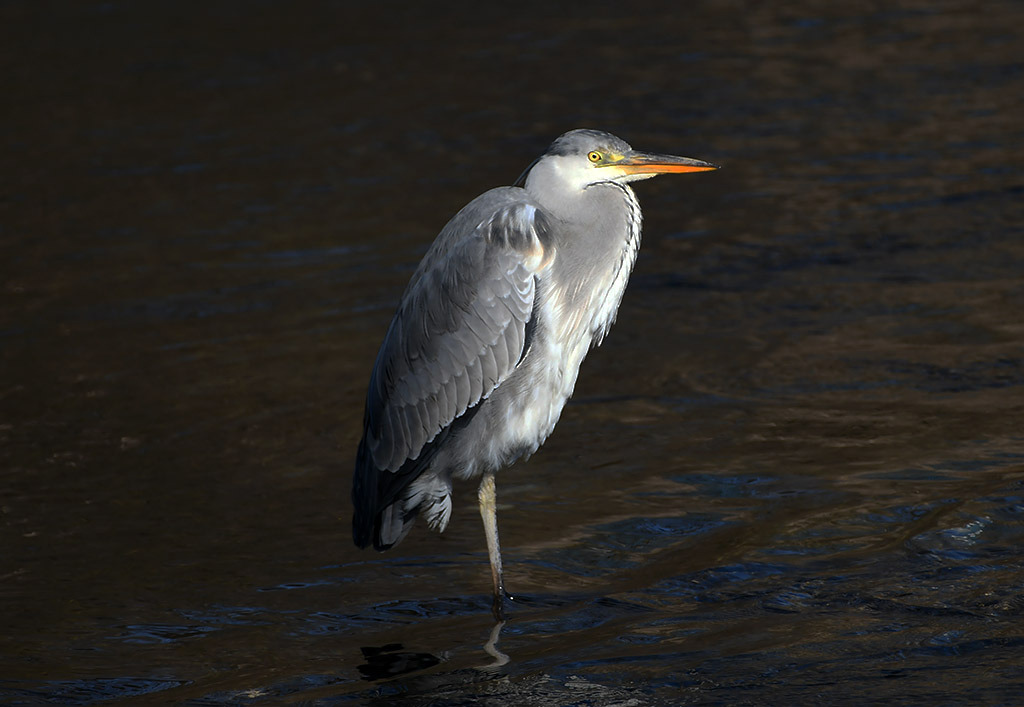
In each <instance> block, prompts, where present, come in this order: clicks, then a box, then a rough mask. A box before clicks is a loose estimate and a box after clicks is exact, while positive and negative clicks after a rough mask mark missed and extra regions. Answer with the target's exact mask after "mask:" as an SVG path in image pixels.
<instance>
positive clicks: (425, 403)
mask: <svg viewBox="0 0 1024 707" xmlns="http://www.w3.org/2000/svg"><path fill="white" fill-rule="evenodd" d="M517 192H518V190H495V191H492V192H488V194H484V195H483V196H482V197H480V198H479V199H477V200H476V201H474V202H473V203H471V204H470V205H469V206H467V207H466V209H463V211H462V212H460V213H459V215H457V216H456V217H455V218H454V219H453V220H452V221H451V222H450V223H449V224H448V226H446V227H445V230H444V231H442V233H441V235H440V236H439V237H438V239H437V241H436V242H435V243H434V245H433V246H432V247H431V249H430V251H428V253H427V255H426V256H425V257H424V259H423V262H422V263H421V264H420V267H419V269H418V270H417V272H416V274H415V275H414V276H413V280H412V282H410V285H409V287H408V289H407V290H406V292H405V294H404V296H403V298H402V302H401V304H400V305H399V308H398V312H397V313H396V314H395V317H394V319H393V321H392V323H391V327H390V328H389V330H388V333H387V336H386V337H385V340H384V343H383V345H382V346H381V349H380V352H379V354H378V356H377V361H376V364H375V366H374V371H373V375H372V377H371V381H370V390H369V393H368V395H367V409H366V418H365V429H364V444H363V445H361V449H364V448H365V454H363V455H362V456H366V457H368V458H367V459H361V460H359V461H360V463H357V474H358V473H360V470H359V467H360V466H362V467H363V472H362V473H363V474H364V475H366V474H372V473H376V474H380V473H381V472H383V471H388V472H397V471H398V470H400V469H403V468H404V466H403V465H405V464H406V462H407V461H408V460H410V459H416V458H417V456H418V455H419V453H420V451H421V450H422V449H423V448H424V447H425V446H426V445H428V444H429V443H430V442H431V441H432V440H433V439H434V438H435V437H436V436H437V435H438V433H440V432H441V431H442V430H444V429H445V428H447V427H448V426H449V425H451V424H452V422H453V421H454V420H456V419H457V418H458V417H459V416H461V415H463V414H465V412H466V410H467V409H469V408H472V407H473V406H474V405H476V404H477V403H479V402H480V401H481V400H482V399H484V398H486V397H487V396H488V395H490V394H491V392H492V391H493V390H494V389H495V388H496V387H497V386H498V385H500V384H501V382H502V381H503V380H505V378H507V377H508V375H509V374H510V373H511V372H512V371H513V370H515V368H516V366H517V365H518V364H519V362H520V360H521V357H522V353H523V346H524V344H525V342H526V327H527V323H528V322H529V320H530V317H531V316H532V313H533V310H534V307H533V301H534V297H535V296H536V276H537V274H538V272H539V270H540V267H541V265H542V263H544V262H548V261H549V259H545V258H539V257H538V253H544V250H545V249H546V248H547V247H549V246H548V244H547V241H546V235H547V231H548V228H547V223H546V220H545V217H544V216H543V214H542V212H541V211H540V210H539V209H538V208H536V207H535V206H533V205H532V204H530V203H528V202H527V201H526V197H525V195H523V194H521V193H517ZM478 202H479V203H478ZM421 471H422V470H421ZM365 481H369V479H366V480H365ZM403 481H404V483H403V485H404V484H407V483H409V482H411V481H412V479H408V480H403ZM364 485H367V484H365V483H364ZM377 486H378V487H379V486H380V485H379V484H377ZM384 486H386V487H389V488H391V489H392V492H390V493H387V494H384V495H385V496H393V495H394V492H393V487H394V484H392V483H386V484H384ZM388 500H389V499H387V498H379V501H380V502H386V501H388Z"/></svg>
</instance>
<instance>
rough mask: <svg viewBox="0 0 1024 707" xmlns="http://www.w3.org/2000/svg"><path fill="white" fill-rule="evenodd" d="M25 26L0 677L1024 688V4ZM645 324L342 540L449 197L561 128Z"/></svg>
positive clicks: (429, 13)
mask: <svg viewBox="0 0 1024 707" xmlns="http://www.w3.org/2000/svg"><path fill="white" fill-rule="evenodd" d="M517 8H518V9H517V10H516V11H515V12H506V11H499V10H488V9H485V8H483V7H480V6H473V7H472V8H467V9H466V10H465V11H463V12H458V13H454V12H453V13H452V14H450V15H445V14H444V13H443V12H441V11H440V10H438V9H437V8H436V7H434V6H433V5H427V4H415V5H412V7H411V8H407V9H406V8H402V7H401V6H396V5H388V6H386V7H382V8H380V9H367V8H366V7H365V6H358V7H356V6H355V4H354V3H343V2H327V1H326V0H323V1H319V2H310V3H303V4H301V7H300V6H298V5H294V4H291V3H285V2H280V1H273V0H267V1H265V2H254V3H240V2H224V1H223V0H212V1H207V2H203V3H198V2H188V3H183V2H175V3H171V2H133V3H96V4H90V3H71V2H50V3H29V2H6V3H2V4H0V26H2V27H3V35H4V41H3V42H2V44H0V75H2V76H3V77H4V89H3V95H4V100H3V104H4V105H3V109H2V112H0V116H2V118H0V121H2V122H0V124H2V126H3V128H4V129H3V132H2V137H0V149H2V154H3V165H4V169H3V170H2V175H0V244H2V254H3V258H2V263H3V267H2V270H0V276H2V277H0V285H2V292H3V294H2V298H0V365H2V378H0V415H2V416H0V460H2V464H0V520H2V523H0V543H2V544H0V601H2V604H0V609H2V619H0V626H2V632H0V702H3V703H5V704H16V705H36V704H86V703H94V702H109V703H131V704H166V703H179V704H190V705H222V704H280V703H303V704H364V703H374V704H391V703H398V704H407V705H426V704H456V705H457V704H466V705H468V704H517V705H518V704H539V705H569V704H580V705H613V704H617V705H626V704H629V705H646V704H656V705H661V704H683V703H686V704H689V703H696V704H719V703H720V704H793V703H816V702H821V703H828V704H844V703H845V704H865V703H871V702H880V701H883V700H887V701H894V702H895V701H903V702H907V703H915V704H921V703H924V702H927V701H932V702H935V703H938V704H951V703H972V704H981V703H988V704H1011V703H1016V702H1018V701H1019V700H1020V699H1021V698H1020V695H1021V694H1024V667H1022V666H1024V549H1022V548H1024V168H1022V165H1024V118H1022V117H1024V50H1022V47H1024V5H1021V4H1020V3H1017V2H999V1H996V2H990V3H984V4H976V3H967V2H954V1H949V2H929V3H925V2H916V1H905V2H898V3H895V4H893V3H862V4H853V3H829V4H825V3H809V2H797V3H787V4H785V8H784V9H783V8H781V7H779V6H778V4H775V3H742V2H714V3H713V2H697V3H685V4H682V3H654V4H644V6H643V7H642V8H630V7H628V6H627V4H626V3H593V4H590V5H589V9H588V10H586V11H584V10H582V9H569V8H568V7H567V8H566V9H551V8H550V7H549V6H548V5H547V4H542V3H538V4H536V5H535V6H532V7H531V6H530V5H529V4H527V5H522V4H520V5H518V6H517ZM583 126H586V127H595V128H601V129H605V130H610V131H612V132H615V133H617V134H619V135H621V136H622V137H624V138H625V139H627V140H629V141H630V142H632V143H633V144H634V145H635V146H637V147H639V148H643V149H650V150H656V151H663V152H674V153H679V154H686V155H690V156H693V157H698V158H703V159H708V160H711V161H714V162H717V163H720V164H722V165H724V169H723V170H721V171H720V172H717V173H714V174H705V175H693V176H685V177H677V178H669V177H664V178H661V179H658V180H654V181H652V182H645V183H643V184H641V185H639V187H638V192H639V194H640V198H641V201H642V202H643V205H644V208H645V214H646V239H645V243H644V246H643V249H642V250H641V255H640V259H639V261H638V264H637V268H636V271H635V273H634V276H633V280H632V283H631V285H630V289H629V290H628V291H627V294H626V297H625V301H624V303H623V306H622V309H621V311H620V313H619V321H618V324H617V325H616V327H615V329H614V330H613V332H612V335H611V336H610V338H609V339H608V340H607V341H606V343H605V345H604V346H602V347H601V348H600V349H598V350H597V351H595V352H594V353H593V354H592V355H591V357H590V358H589V359H588V360H587V362H586V363H585V364H584V367H583V370H582V373H581V375H580V384H579V386H578V388H577V394H576V396H575V398H574V399H573V401H572V402H571V403H570V405H569V406H568V407H567V408H566V411H565V413H564V414H563V416H562V421H561V423H560V425H559V427H558V429H557V431H556V433H555V435H554V436H553V437H552V439H551V440H549V442H548V444H547V445H546V446H545V447H544V449H543V450H541V452H539V453H538V454H537V455H536V456H535V457H534V458H533V459H532V460H530V461H529V462H528V463H526V464H520V465H517V466H515V467H513V468H512V469H510V470H508V471H506V472H505V473H503V474H502V475H500V476H499V502H500V504H501V507H500V511H499V522H500V525H501V531H502V540H503V544H504V550H505V562H506V572H507V576H506V580H507V585H508V587H509V589H510V591H512V593H513V594H514V595H515V596H516V597H517V599H516V601H515V602H514V603H513V604H512V606H511V609H510V614H511V616H510V619H509V621H508V623H507V624H506V625H505V626H504V629H503V631H502V633H501V636H500V644H499V647H500V650H501V651H502V652H504V653H505V654H507V655H508V656H509V659H510V660H509V662H508V663H507V664H505V665H504V666H501V667H497V668H491V669H481V668H480V666H484V665H487V664H488V663H491V662H493V659H492V658H491V657H490V656H488V655H487V654H486V653H484V651H483V645H484V643H485V642H486V641H487V639H488V636H489V635H490V633H491V629H492V622H491V618H490V613H489V597H488V591H489V576H488V573H487V570H486V554H485V552H484V544H483V533H482V530H481V527H480V523H479V518H478V516H477V511H476V507H475V489H473V488H471V487H467V486H466V485H463V486H462V487H460V488H459V489H458V493H457V498H456V508H455V512H454V515H453V519H452V523H451V526H450V528H449V530H448V532H447V533H445V534H444V535H443V536H438V535H436V534H433V533H429V532H427V531H426V530H425V529H424V528H422V527H421V528H418V529H417V530H416V531H414V533H413V534H412V535H411V536H410V537H409V538H408V539H407V540H406V541H405V542H403V543H402V545H400V546H399V547H398V548H396V549H395V550H393V551H391V552H389V553H387V554H377V553H374V552H372V551H358V550H356V549H355V548H354V547H353V546H352V544H351V540H350V536H349V522H350V508H349V503H348V489H349V484H350V478H351V465H352V459H353V456H354V452H355V446H356V443H357V441H358V436H359V434H360V424H361V416H362V397H363V394H364V391H365V385H366V382H367V379H368V375H369V371H370V367H371V365H372V362H373V357H374V354H375V352H376V348H377V345H378V344H379V341H380V338H381V337H382V335H383V333H384V330H385V328H386V327H387V323H388V320H389V318H390V316H391V312H392V309H393V307H394V305H395V304H396V302H397V299H398V296H399V295H400V293H401V290H402V287H403V286H404V283H405V281H406V280H407V278H408V276H409V275H410V273H411V271H412V269H413V268H414V267H415V264H416V262H417V260H418V259H419V257H420V255H421V254H422V253H423V251H424V250H425V248H426V246H427V244H428V243H429V242H430V240H431V239H432V238H433V236H434V235H435V234H436V232H437V230H438V229H439V228H440V227H441V225H443V223H444V222H445V221H446V220H447V218H448V217H449V216H450V215H451V214H452V213H454V212H455V211H456V210H457V209H458V208H459V207H461V206H462V205H463V204H464V203H465V202H466V201H468V200H469V199H470V198H472V197H473V196H475V195H476V194H477V193H479V192H481V191H483V190H484V189H485V188H488V187H491V186H495V185H499V184H507V183H510V182H511V181H513V180H514V179H515V178H516V176H517V175H518V174H519V172H520V171H521V170H522V169H523V168H524V167H525V166H526V165H527V164H528V163H529V162H530V161H531V160H532V159H533V158H534V157H535V156H536V155H537V154H539V153H540V151H542V150H543V148H544V147H545V146H546V145H547V143H548V142H549V141H550V140H551V139H552V138H554V137H555V136H557V135H558V134H560V133H561V132H563V131H565V130H568V129H570V128H575V127H583Z"/></svg>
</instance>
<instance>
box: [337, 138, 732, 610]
mask: <svg viewBox="0 0 1024 707" xmlns="http://www.w3.org/2000/svg"><path fill="white" fill-rule="evenodd" d="M707 169H714V167H713V165H709V164H708V163H705V162H700V161H697V160H689V159H687V158H677V157H670V156H660V155H646V154H644V153H637V152H635V151H633V150H632V148H630V146H629V145H628V144H626V143H625V142H623V141H622V140H620V139H619V138H616V137H615V136H613V135H609V134H608V133H602V132H599V131H592V130H575V131H571V132H569V133H566V134H565V135H563V136H561V137H560V138H558V139H557V140H555V142H554V143H552V145H551V146H550V147H549V148H548V150H547V152H546V153H545V154H544V155H543V156H541V158H539V159H538V160H537V161H536V162H535V163H534V164H533V165H531V167H530V168H529V170H528V172H527V173H526V174H525V180H522V181H523V186H522V187H519V186H515V187H500V188H497V189H492V190H490V191H488V192H486V193H484V194H482V195H481V196H479V197H477V198H476V199H474V200H473V201H471V202H470V203H469V204H468V205H467V206H466V207H465V208H463V209H462V210H461V211H460V212H459V213H458V214H456V215H455V217H454V218H452V220H451V221H450V222H449V223H448V224H447V225H446V226H445V227H444V228H443V229H442V230H441V233H440V234H439V235H438V237H437V239H436V240H435V241H434V243H433V245H432V246H431V247H430V249H429V250H428V251H427V253H426V255H425V256H424V258H423V260H422V262H421V263H420V265H419V267H418V268H417V269H416V272H415V273H414V274H413V276H412V279H411V281H410V282H409V285H408V287H407V288H406V290H405V293H404V294H403V296H402V300H401V304H400V305H399V307H398V311H397V312H396V313H395V316H394V319H393V320H392V322H391V325H390V327H389V328H388V331H387V334H386V335H385V337H384V342H383V344H382V345H381V348H380V352H379V353H378V355H377V360H376V363H375V365H374V368H373V373H372V375H371V378H370V386H369V391H368V393H367V398H366V413H365V418H364V434H363V439H362V441H361V443H360V445H359V450H358V453H357V458H356V469H355V476H354V480H353V488H352V500H353V504H354V508H355V514H354V516H353V537H354V539H355V542H356V544H357V545H359V546H360V547H365V546H366V545H368V544H370V543H371V542H372V543H373V545H374V547H376V548H377V549H378V550H384V549H387V548H389V547H391V546H392V545H394V544H395V543H397V542H399V541H400V540H401V539H402V538H403V537H404V536H405V535H406V534H407V533H408V532H409V529H410V528H411V526H412V523H413V521H414V520H415V517H416V515H417V514H421V515H423V516H424V517H425V518H426V519H427V521H428V523H429V525H430V526H431V527H433V528H436V529H438V530H444V528H445V526H446V525H447V523H448V519H449V517H450V513H451V484H452V478H453V477H454V478H460V479H467V478H472V477H475V476H478V475H480V474H485V475H489V474H493V473H494V472H496V471H497V470H499V469H500V468H502V467H504V466H507V465H509V464H511V463H513V462H514V461H516V460H517V459H519V458H521V457H523V456H527V455H529V454H532V453H533V452H534V451H536V449H537V448H538V447H539V446H540V445H541V444H542V443H543V442H544V440H545V439H546V438H547V437H548V435H549V434H550V433H551V431H552V429H553V428H554V425H555V423H556V422H557V420H558V417H559V415H560V413H561V410H562V407H563V406H564V404H565V401H566V399H567V398H568V397H569V396H570V395H571V394H572V390H573V387H574V386H575V382H576V375H577V372H578V369H579V365H580V362H581V361H582V360H583V358H584V356H585V355H586V352H587V351H588V350H589V349H590V348H591V346H594V345H597V344H599V343H600V342H601V340H602V338H603V337H604V335H605V334H606V333H607V331H608V329H609V327H610V326H611V324H612V322H613V321H614V319H615V314H616V311H617V309H618V305H619V302H620V300H621V298H622V293H623V291H624V290H625V287H626V281H627V280H628V277H629V273H630V271H631V269H632V267H633V262H634V260H635V257H636V251H637V248H638V247H639V245H640V226H641V215H640V206H639V203H638V202H637V199H636V196H635V194H634V193H633V191H632V189H630V187H629V186H628V185H627V182H629V181H634V180H636V179H643V178H646V177H649V176H655V174H658V173H662V172H667V171H677V172H678V171H702V170H707ZM482 488H483V487H482ZM490 489H492V490H491V494H492V495H493V485H492V486H490ZM481 504H482V506H481V507H482V508H483V505H484V498H483V496H481ZM492 505H493V504H492ZM491 513H493V510H492V511H491ZM485 521H486V517H485ZM495 527H496V526H495ZM495 533H496V530H495ZM496 546H497V538H496V535H495V538H494V547H493V548H490V549H491V561H492V571H493V570H494V567H495V554H496V553H497V547H496ZM499 559H500V557H499ZM499 579H500V563H499V565H498V570H497V572H496V573H495V592H496V596H497V593H498V591H499ZM497 601H498V600H497V599H496V607H497V606H498V603H497ZM497 611H498V609H497V608H496V612H497Z"/></svg>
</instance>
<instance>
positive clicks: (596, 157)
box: [587, 150, 601, 162]
mask: <svg viewBox="0 0 1024 707" xmlns="http://www.w3.org/2000/svg"><path fill="white" fill-rule="evenodd" d="M587 159H588V160H590V161H591V162H600V161H601V153H600V152H598V151H597V150H592V151H591V152H590V154H588V155H587Z"/></svg>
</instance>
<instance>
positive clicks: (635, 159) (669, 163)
mask: <svg viewBox="0 0 1024 707" xmlns="http://www.w3.org/2000/svg"><path fill="white" fill-rule="evenodd" d="M610 166H615V167H617V168H619V169H620V170H622V171H623V172H624V173H625V174H680V173H682V172H709V171H711V170H713V169H718V165H716V164H711V163H710V162H703V161H701V160H695V159H691V158H689V157H676V156H675V155H652V154H649V153H646V152H634V153H631V154H628V155H626V156H625V157H624V158H623V159H622V160H620V161H619V162H616V163H615V164H614V165H610Z"/></svg>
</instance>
